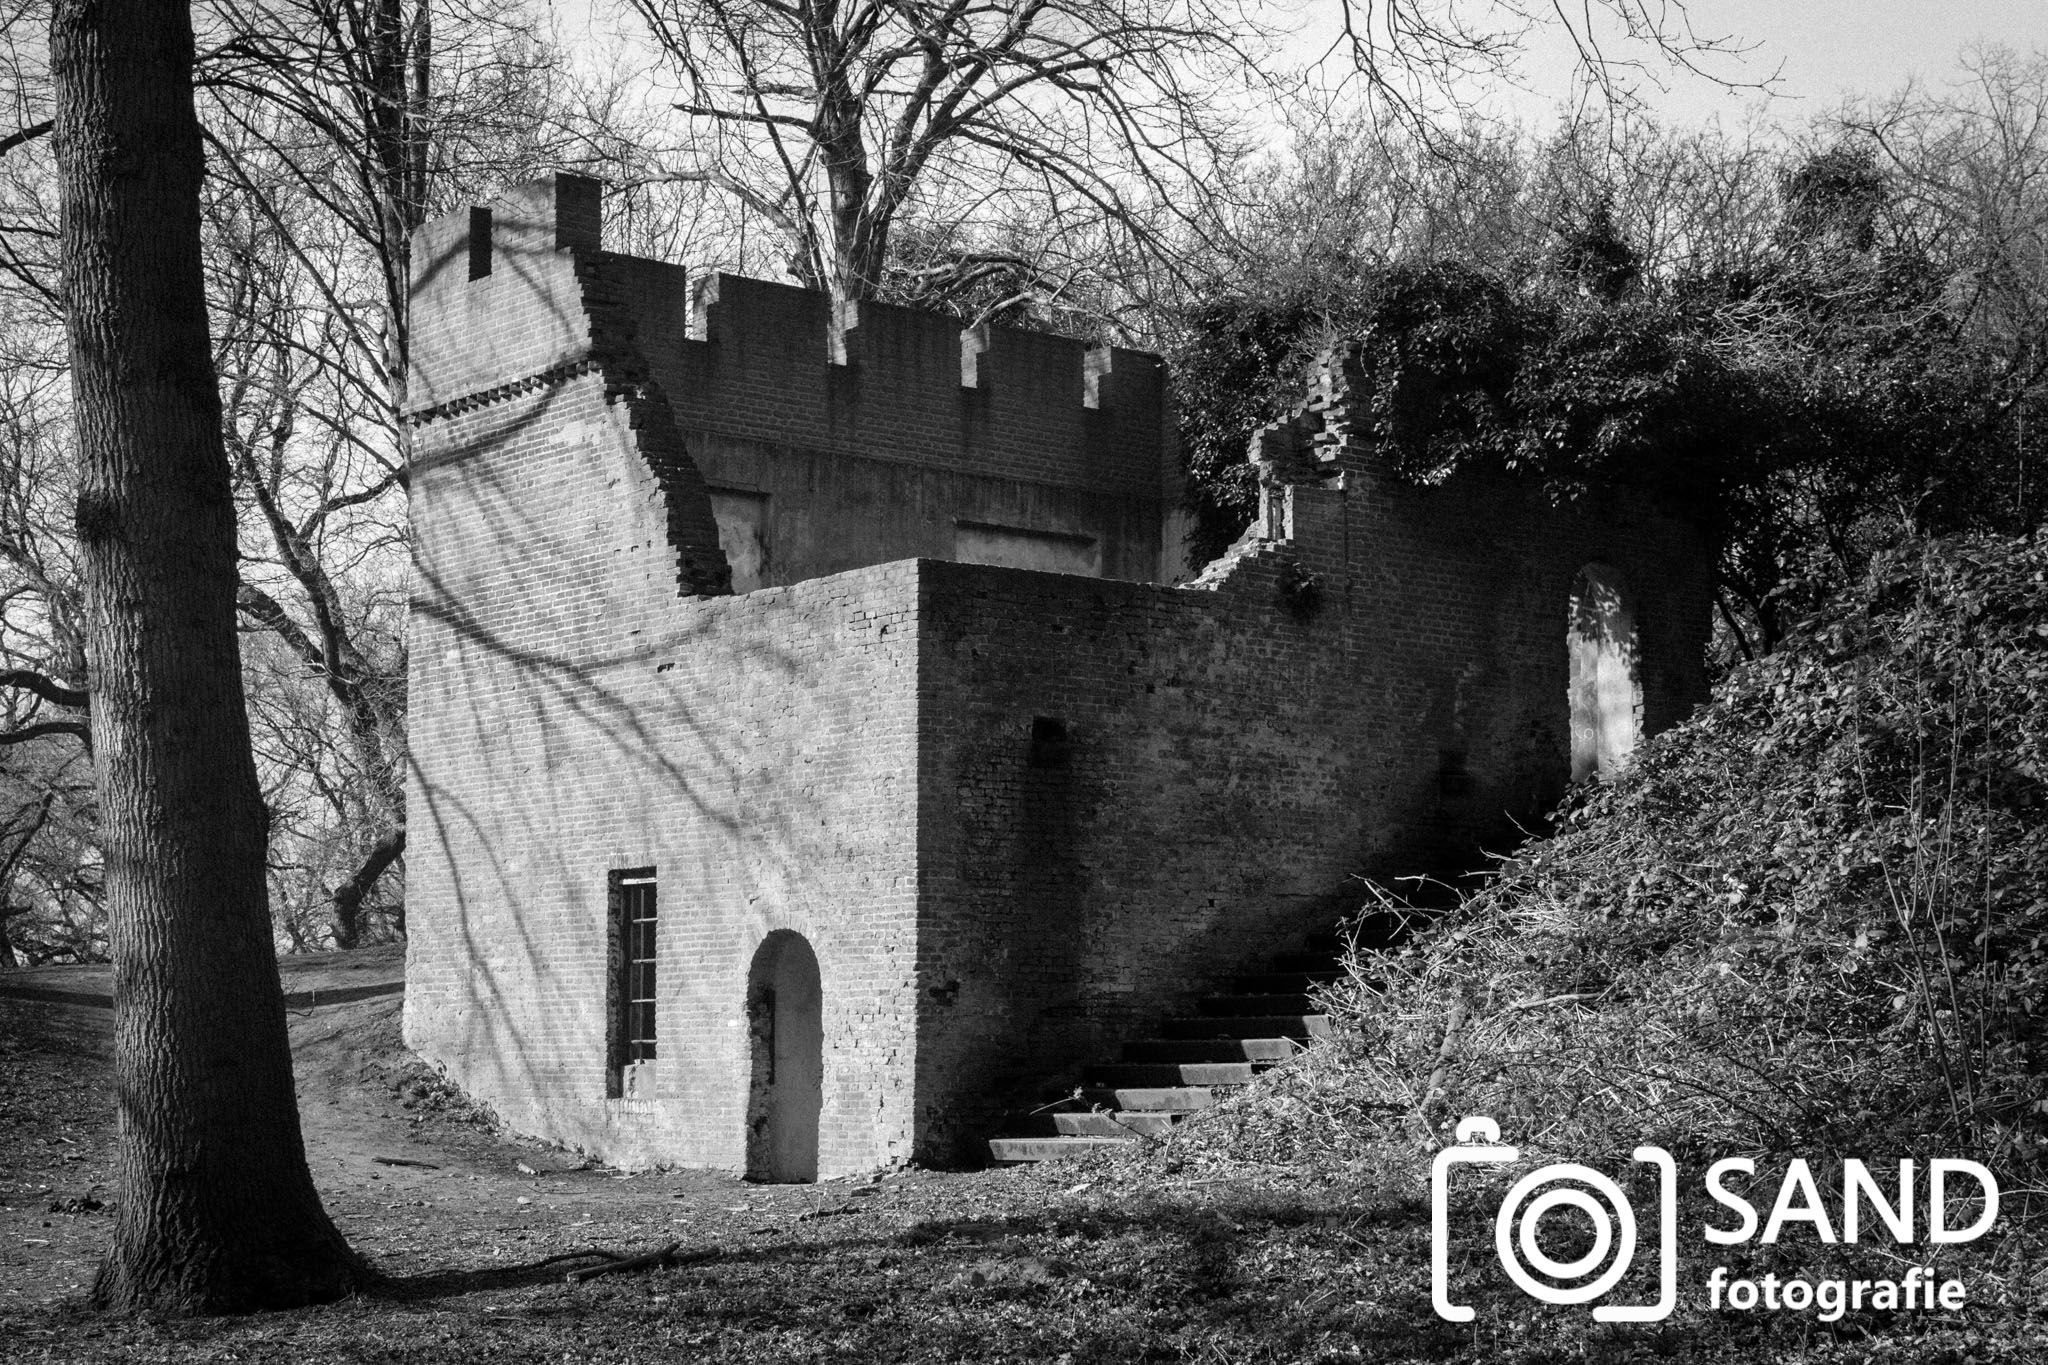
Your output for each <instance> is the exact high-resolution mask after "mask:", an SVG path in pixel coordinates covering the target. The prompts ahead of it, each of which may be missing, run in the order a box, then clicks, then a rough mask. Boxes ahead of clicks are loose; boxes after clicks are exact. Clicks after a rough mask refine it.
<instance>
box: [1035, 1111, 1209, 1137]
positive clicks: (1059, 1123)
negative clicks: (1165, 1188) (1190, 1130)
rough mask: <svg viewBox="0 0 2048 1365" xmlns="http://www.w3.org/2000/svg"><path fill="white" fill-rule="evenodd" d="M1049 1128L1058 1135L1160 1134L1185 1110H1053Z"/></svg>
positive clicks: (1170, 1128)
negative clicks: (1164, 1111)
mask: <svg viewBox="0 0 2048 1365" xmlns="http://www.w3.org/2000/svg"><path fill="white" fill-rule="evenodd" d="M1050 1117H1051V1119H1052V1122H1053V1131H1054V1132H1055V1133H1057V1134H1058V1135H1060V1136H1062V1137H1132V1136H1138V1137H1164V1136H1166V1134H1167V1133H1169V1132H1171V1131H1172V1130H1173V1125H1174V1124H1176V1123H1179V1122H1180V1121H1181V1120H1182V1119H1183V1118H1185V1117H1186V1115H1185V1114H1180V1113H1160V1112H1154V1113H1149V1114H1148V1113H1145V1112H1143V1111H1142V1110H1137V1109H1119V1110H1117V1111H1115V1112H1113V1113H1109V1112H1104V1111H1103V1110H1099V1109H1098V1110H1096V1111H1095V1112H1094V1113H1091V1114H1053V1115H1050Z"/></svg>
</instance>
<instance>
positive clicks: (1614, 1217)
mask: <svg viewBox="0 0 2048 1365" xmlns="http://www.w3.org/2000/svg"><path fill="white" fill-rule="evenodd" d="M1634 1155H1635V1159H1636V1160H1637V1161H1639V1162H1642V1163H1644V1164H1645V1165H1650V1166H1654V1167H1656V1168H1657V1174H1658V1200H1657V1228H1656V1238H1657V1244H1658V1259H1659V1265H1658V1286H1659V1292H1658V1295H1657V1301H1656V1302H1655V1303H1648V1304H1611V1303H1603V1304H1598V1305H1596V1306H1595V1307H1594V1309H1593V1318H1594V1320H1595V1321H1597V1322H1658V1321H1661V1320H1662V1319H1664V1318H1667V1317H1670V1316H1671V1310H1672V1308H1673V1307H1674V1306H1676V1304H1677V1302H1678V1170H1677V1167H1676V1166H1675V1165H1674V1164H1673V1162H1672V1160H1671V1153H1669V1152H1667V1151H1665V1150H1664V1149H1663V1148H1662V1147H1638V1148H1636V1149H1635V1154H1634ZM1521 1157H1522V1153H1521V1149H1520V1148H1517V1147H1504V1146H1502V1145H1500V1125H1499V1124H1497V1123H1495V1122H1494V1121H1493V1120H1492V1119H1490V1118H1484V1117H1472V1118H1467V1119H1464V1120H1461V1121H1460V1122H1459V1124H1458V1141H1457V1144H1456V1145H1455V1146H1451V1147H1446V1148H1444V1150H1442V1151H1441V1152H1438V1153H1437V1154H1436V1160H1435V1162H1434V1163H1433V1164H1432V1165H1431V1168H1430V1183H1429V1195H1430V1199H1429V1211H1430V1278H1429V1292H1430V1300H1431V1302H1432V1304H1433V1305H1434V1306H1435V1308H1436V1312H1437V1316H1438V1317H1441V1318H1443V1319H1445V1320H1446V1321H1449V1322H1470V1321H1471V1320H1472V1318H1473V1310H1472V1309H1471V1308H1470V1307H1469V1306H1467V1305H1464V1304H1455V1303H1452V1302H1451V1300H1450V1258H1451V1248H1450V1211H1449V1207H1448V1199H1449V1194H1450V1171H1451V1167H1453V1166H1456V1165H1460V1164H1467V1165H1476V1164H1495V1165H1501V1164H1506V1163H1509V1162H1514V1161H1519V1160H1521ZM1532 1196H1533V1197H1532ZM1559 1209H1570V1210H1573V1211H1575V1212H1576V1213H1577V1214H1579V1215H1581V1216H1582V1217H1583V1218H1584V1219H1585V1220H1586V1221H1587V1222H1589V1223H1590V1224H1591V1225H1592V1229H1593V1245H1592V1248H1591V1250H1589V1251H1587V1252H1586V1253H1585V1254H1584V1255H1583V1256H1580V1257H1578V1258H1577V1259H1576V1260H1571V1261H1561V1260H1559V1259H1557V1258H1556V1257H1555V1256H1552V1255H1550V1254H1549V1253H1548V1252H1546V1251H1545V1250H1544V1249H1543V1247H1542V1245H1541V1244H1540V1243H1539V1241H1538V1230H1539V1229H1540V1228H1541V1226H1542V1223H1543V1219H1544V1217H1545V1216H1546V1215H1548V1214H1550V1213H1551V1212H1553V1211H1554V1210H1559ZM1636 1243H1637V1236H1636V1215H1635V1210H1634V1208H1633V1207H1631V1206H1630V1203H1629V1199H1628V1196H1627V1195H1626V1194H1625V1193H1623V1191H1622V1188H1621V1186H1619V1185H1617V1184H1615V1183H1614V1181H1613V1180H1611V1179H1610V1178H1608V1177H1607V1176H1605V1175H1603V1174H1601V1173H1600V1172H1599V1171H1596V1170H1594V1169H1593V1168H1592V1167H1590V1166H1584V1165H1581V1164H1579V1163H1578V1162H1576V1161H1560V1162H1555V1163H1553V1164H1551V1165H1548V1166H1544V1167H1542V1168H1541V1169H1539V1170H1534V1171H1531V1172H1529V1173H1528V1174H1527V1175H1525V1176H1523V1177H1522V1178H1521V1179H1520V1180H1517V1181H1516V1182H1515V1183H1514V1185H1513V1186H1512V1187H1510V1188H1509V1190H1508V1192H1507V1195H1506V1197H1505V1198H1503V1199H1502V1200H1501V1204H1500V1212H1499V1213H1498V1215H1497V1216H1496V1217H1495V1219H1494V1237H1493V1244H1494V1250H1495V1251H1496V1252H1498V1253H1499V1255H1500V1263H1501V1268H1502V1269H1503V1270H1505V1271H1506V1272H1507V1274H1508V1278H1509V1279H1511V1280H1513V1281H1514V1283H1515V1286H1516V1287H1517V1288H1519V1289H1520V1290H1521V1291H1522V1292H1523V1293H1525V1294H1527V1295H1529V1297H1531V1298H1533V1299H1537V1300H1539V1301H1541V1302H1543V1303H1555V1304H1565V1305H1570V1304H1580V1303H1591V1302H1592V1301H1593V1300H1594V1299H1597V1298H1600V1297H1601V1296H1603V1295H1605V1294H1606V1293H1608V1292H1609V1291H1610V1290H1612V1289H1613V1288H1614V1286H1615V1285H1617V1284H1619V1283H1620V1282H1621V1279H1622V1277H1623V1276H1624V1275H1626V1274H1628V1271H1629V1267H1630V1266H1631V1265H1633V1264H1634V1262H1635V1254H1636ZM1531 1267H1534V1268H1535V1269H1536V1270H1538V1271H1541V1272H1542V1273H1543V1274H1544V1275H1545V1276H1548V1277H1549V1279H1550V1280H1552V1281H1557V1282H1559V1283H1549V1284H1546V1283H1545V1282H1544V1281H1542V1280H1539V1279H1537V1278H1536V1276H1535V1275H1534V1274H1532V1273H1530V1268H1531Z"/></svg>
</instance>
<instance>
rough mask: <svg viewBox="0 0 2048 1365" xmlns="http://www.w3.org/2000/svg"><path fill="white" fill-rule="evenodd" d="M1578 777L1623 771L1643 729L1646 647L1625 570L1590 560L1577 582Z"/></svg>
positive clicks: (1574, 728) (1573, 695)
mask: <svg viewBox="0 0 2048 1365" xmlns="http://www.w3.org/2000/svg"><path fill="white" fill-rule="evenodd" d="M1566 647H1567V649H1568V651H1569V653H1570V658H1571V687H1570V701H1571V735H1572V781H1574V782H1581V781H1584V780H1585V779H1587V778H1589V777H1599V778H1609V777H1612V776H1614V775H1615V774H1616V773H1618V772H1620V771H1621V768H1622V765H1623V764H1625V763H1627V762H1628V758H1629V755H1630V754H1632V753H1634V752H1635V747H1636V742H1637V741H1638V740H1640V739H1641V738H1642V734H1643V683H1642V652H1641V650H1640V649H1639V648H1638V646H1637V643H1636V617H1635V608H1634V605H1633V603H1632V602H1631V601H1630V599H1629V596H1628V593H1627V591H1626V590H1625V588H1624V586H1623V584H1622V582H1621V578H1620V575H1619V574H1617V573H1616V572H1615V571H1614V569H1613V568H1612V567H1611V566H1609V565H1606V564H1598V563H1595V564H1588V565H1586V566H1585V567H1584V568H1583V569H1580V570H1579V575H1578V578H1577V580H1576V581H1575V582H1574V583H1573V585H1572V600H1571V620H1570V628H1569V630H1568V632H1567V634H1566Z"/></svg>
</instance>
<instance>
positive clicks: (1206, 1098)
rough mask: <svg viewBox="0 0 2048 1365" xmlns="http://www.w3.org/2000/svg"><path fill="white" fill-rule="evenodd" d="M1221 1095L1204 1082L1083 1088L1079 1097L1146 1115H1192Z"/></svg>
mask: <svg viewBox="0 0 2048 1365" xmlns="http://www.w3.org/2000/svg"><path fill="white" fill-rule="evenodd" d="M1219 1098H1220V1097H1219V1096H1218V1095H1217V1094H1216V1092H1215V1090H1213V1089H1211V1088H1210V1087H1208V1086H1206V1085H1169V1086H1126V1087H1120V1088H1116V1089H1111V1088H1108V1087H1106V1086H1095V1087H1084V1088H1083V1089H1082V1091H1081V1099H1082V1100H1083V1101H1084V1102H1086V1103H1088V1104H1092V1105H1094V1106H1096V1107H1097V1108H1099V1109H1111V1110H1119V1111H1121V1110H1126V1109H1136V1110H1139V1111H1142V1112H1144V1113H1147V1114H1191V1113H1193V1112H1194V1111H1195V1110H1197V1109H1207V1108H1208V1107H1209V1106H1210V1105H1212V1104H1214V1103H1216V1101H1217V1100H1218V1099H1219Z"/></svg>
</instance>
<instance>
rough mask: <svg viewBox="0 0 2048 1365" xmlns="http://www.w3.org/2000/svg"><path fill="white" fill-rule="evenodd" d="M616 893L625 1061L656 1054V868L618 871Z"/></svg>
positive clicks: (620, 1024) (620, 1023)
mask: <svg viewBox="0 0 2048 1365" xmlns="http://www.w3.org/2000/svg"><path fill="white" fill-rule="evenodd" d="M612 895H613V900H614V904H615V905H616V907H617V908H616V910H615V912H614V913H615V914H616V915H617V923H618V942H619V947H620V953H619V984H618V992H619V993H618V1002H619V1012H618V1030H619V1050H618V1058H619V1062H620V1064H621V1065H623V1066H631V1065H633V1064H634V1063H635V1062H651V1061H653V1060H654V961H655V923H656V921H655V891H654V869H653V868H636V869H634V870H632V871H630V872H618V873H614V874H613V881H612Z"/></svg>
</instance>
